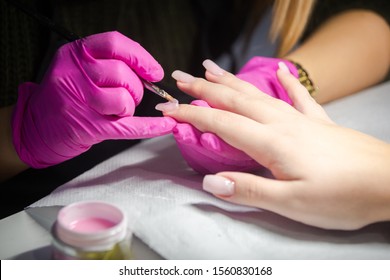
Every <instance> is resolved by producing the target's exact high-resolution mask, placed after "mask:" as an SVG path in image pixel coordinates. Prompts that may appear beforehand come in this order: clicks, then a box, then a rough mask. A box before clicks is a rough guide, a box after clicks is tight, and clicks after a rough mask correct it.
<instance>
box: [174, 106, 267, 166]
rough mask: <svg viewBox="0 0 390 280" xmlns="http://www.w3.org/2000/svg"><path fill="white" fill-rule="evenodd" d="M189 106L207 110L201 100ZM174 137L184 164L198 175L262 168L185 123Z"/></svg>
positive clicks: (242, 154) (175, 129) (216, 137)
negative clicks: (201, 107) (184, 161)
mask: <svg viewBox="0 0 390 280" xmlns="http://www.w3.org/2000/svg"><path fill="white" fill-rule="evenodd" d="M191 104H192V105H197V106H203V107H210V106H209V105H208V104H207V103H206V102H205V101H202V100H195V101H192V102H191ZM173 135H174V137H175V140H176V142H177V145H178V147H179V150H180V152H181V154H182V155H183V158H184V159H185V160H186V162H187V164H188V165H189V166H190V167H191V168H192V169H194V170H195V171H197V172H199V173H201V174H208V173H217V172H219V171H222V170H224V171H228V170H229V171H250V170H255V169H259V168H261V166H260V165H259V164H258V163H257V162H256V161H255V160H253V159H252V158H251V157H249V156H248V155H247V154H245V153H244V152H242V151H240V150H237V149H236V148H233V147H232V146H230V145H229V144H227V143H226V142H224V141H223V140H222V139H221V138H219V137H218V136H216V135H215V134H214V133H207V132H206V133H202V132H201V131H199V130H198V129H196V128H195V127H194V126H192V125H190V124H188V123H178V124H177V125H176V127H175V128H174V129H173Z"/></svg>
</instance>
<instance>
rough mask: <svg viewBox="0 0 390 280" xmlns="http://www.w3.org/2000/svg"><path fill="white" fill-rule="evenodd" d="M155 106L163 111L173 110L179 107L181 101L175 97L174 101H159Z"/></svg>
mask: <svg viewBox="0 0 390 280" xmlns="http://www.w3.org/2000/svg"><path fill="white" fill-rule="evenodd" d="M154 108H155V109H156V110H158V111H161V112H172V111H175V110H176V109H177V108H179V101H177V100H176V99H174V100H173V101H169V102H165V103H159V104H157V105H156V107H154Z"/></svg>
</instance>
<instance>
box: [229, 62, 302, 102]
mask: <svg viewBox="0 0 390 280" xmlns="http://www.w3.org/2000/svg"><path fill="white" fill-rule="evenodd" d="M280 61H283V62H284V63H285V64H286V65H287V67H288V68H289V70H290V73H291V74H293V75H294V76H295V77H297V78H298V70H297V68H296V67H295V66H294V64H292V63H291V62H290V61H288V60H286V59H280V58H271V57H261V56H255V57H253V58H252V59H250V60H249V61H248V62H247V63H246V64H245V65H244V66H243V67H242V68H241V70H240V71H239V72H238V73H237V74H236V76H237V77H238V78H240V79H241V80H244V81H246V82H249V83H251V84H252V85H254V86H256V87H257V88H258V89H259V90H261V91H262V92H264V93H266V94H268V95H270V96H273V97H275V98H278V99H281V100H283V101H286V102H287V103H288V104H290V105H292V101H291V99H290V97H289V96H288V94H287V91H286V90H285V89H284V88H283V87H282V85H281V84H280V82H279V80H278V78H277V77H276V71H277V70H278V69H279V65H278V63H279V62H280Z"/></svg>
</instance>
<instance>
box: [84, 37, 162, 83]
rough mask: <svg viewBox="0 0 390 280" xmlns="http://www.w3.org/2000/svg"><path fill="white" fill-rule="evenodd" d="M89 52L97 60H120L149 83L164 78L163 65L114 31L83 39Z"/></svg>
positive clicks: (139, 46)
mask: <svg viewBox="0 0 390 280" xmlns="http://www.w3.org/2000/svg"><path fill="white" fill-rule="evenodd" d="M81 40H82V43H83V44H84V46H85V47H86V49H87V51H88V52H89V53H90V54H91V55H92V56H93V57H94V58H97V59H99V58H100V59H119V60H122V61H123V62H125V63H126V64H127V65H128V66H129V67H130V68H131V69H132V70H134V72H136V73H137V74H138V75H139V76H140V77H142V78H143V79H145V80H147V81H151V82H156V81H160V80H161V79H162V78H163V77H164V71H163V69H162V67H161V65H160V64H159V63H158V62H157V61H156V60H155V59H154V58H153V56H152V55H151V54H150V53H149V52H147V51H146V50H145V49H144V48H143V47H142V46H141V45H140V44H139V43H137V42H135V41H133V40H131V39H130V38H128V37H126V36H124V35H123V34H121V33H119V32H117V31H112V32H105V33H100V34H95V35H91V36H88V37H86V38H83V39H81Z"/></svg>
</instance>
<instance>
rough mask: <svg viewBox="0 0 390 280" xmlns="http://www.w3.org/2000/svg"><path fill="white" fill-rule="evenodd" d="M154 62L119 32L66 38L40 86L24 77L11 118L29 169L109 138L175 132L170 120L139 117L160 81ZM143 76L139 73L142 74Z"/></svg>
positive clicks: (16, 141)
mask: <svg viewBox="0 0 390 280" xmlns="http://www.w3.org/2000/svg"><path fill="white" fill-rule="evenodd" d="M163 75H164V73H163V70H162V68H161V66H160V65H159V64H158V63H157V61H156V60H155V59H154V58H153V57H152V56H151V55H150V54H149V53H148V52H147V51H146V50H145V49H144V48H142V47H141V46H140V45H139V44H138V43H136V42H134V41H132V40H131V39H129V38H127V37H125V36H124V35H122V34H120V33H118V32H107V33H101V34H96V35H92V36H89V37H86V38H84V39H80V40H77V41H75V42H72V43H68V44H66V45H64V46H63V47H61V48H60V49H59V50H58V51H57V53H56V54H55V56H54V58H53V60H52V62H51V65H50V67H49V69H48V70H47V72H46V74H45V76H44V78H43V80H42V82H41V83H40V84H33V83H24V84H22V85H20V87H19V98H18V101H17V104H16V106H15V111H14V115H13V120H12V134H13V143H14V146H15V150H16V152H17V153H18V155H19V157H20V159H21V160H22V161H24V162H25V163H26V164H28V165H29V166H31V167H35V168H42V167H47V166H50V165H54V164H57V163H60V162H63V161H65V160H68V159H70V158H73V157H75V156H77V155H79V154H81V153H83V152H84V151H86V150H88V149H89V148H90V147H91V146H92V145H94V144H96V143H98V142H101V141H103V140H106V139H139V138H148V137H153V136H159V135H163V134H167V133H170V132H171V130H172V128H173V127H174V126H175V124H176V123H175V121H174V120H172V119H170V118H165V117H160V118H148V117H144V118H141V117H134V116H133V114H134V110H135V107H136V106H137V105H138V104H139V103H140V102H141V99H142V96H143V84H142V83H141V80H140V79H139V77H142V78H143V79H145V80H148V81H158V80H161V79H162V77H163ZM138 76H139V77H138Z"/></svg>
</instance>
